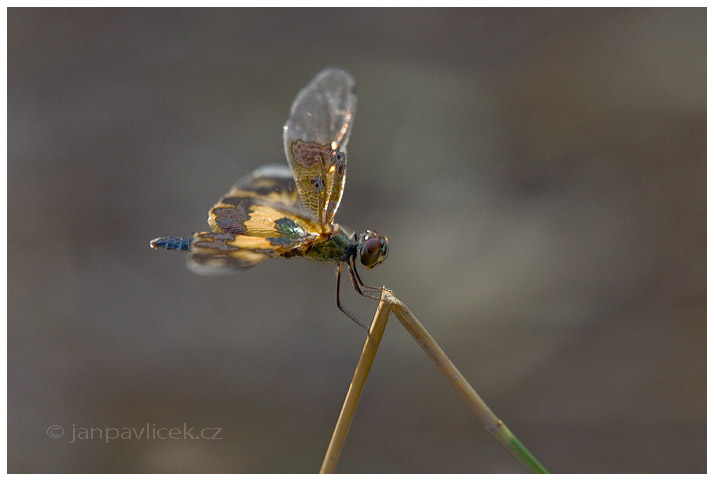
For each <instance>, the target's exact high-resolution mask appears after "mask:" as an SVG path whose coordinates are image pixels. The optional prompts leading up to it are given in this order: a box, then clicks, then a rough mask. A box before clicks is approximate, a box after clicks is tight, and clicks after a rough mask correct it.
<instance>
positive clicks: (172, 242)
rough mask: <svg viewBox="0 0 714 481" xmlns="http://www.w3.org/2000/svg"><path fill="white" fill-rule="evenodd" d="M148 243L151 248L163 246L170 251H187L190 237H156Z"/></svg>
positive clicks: (189, 245) (189, 246)
mask: <svg viewBox="0 0 714 481" xmlns="http://www.w3.org/2000/svg"><path fill="white" fill-rule="evenodd" d="M149 245H150V246H151V248H152V249H158V248H159V247H163V248H164V249H168V250H170V251H187V250H190V249H191V237H158V238H156V239H154V240H152V241H151V242H149Z"/></svg>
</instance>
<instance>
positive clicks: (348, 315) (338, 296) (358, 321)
mask: <svg viewBox="0 0 714 481" xmlns="http://www.w3.org/2000/svg"><path fill="white" fill-rule="evenodd" d="M347 267H348V268H349V264H348V265H347ZM350 272H352V270H350ZM341 274H342V264H341V263H340V264H339V265H338V266H337V307H338V309H339V310H341V311H342V312H343V314H345V315H346V316H347V317H349V318H350V319H352V321H353V322H354V323H356V324H357V325H358V326H360V327H361V328H362V329H364V330H365V331H367V335H369V326H368V325H366V324H364V323H363V322H362V321H360V320H359V319H357V318H356V317H355V316H353V315H352V314H351V313H350V312H349V311H348V310H347V309H345V308H344V307H342V303H341V302H340V275H341ZM353 285H354V281H353ZM360 294H362V293H361V292H360ZM362 295H364V294H362Z"/></svg>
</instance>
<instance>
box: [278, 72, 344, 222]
mask: <svg viewBox="0 0 714 481" xmlns="http://www.w3.org/2000/svg"><path fill="white" fill-rule="evenodd" d="M356 109H357V92H356V88H355V81H354V78H352V75H350V74H349V72H347V71H345V70H342V69H339V68H335V67H330V68H327V69H325V70H322V71H321V72H320V73H318V74H317V75H316V76H315V77H314V78H313V79H312V80H311V81H310V83H308V84H307V86H305V87H304V88H303V89H302V90H301V91H300V92H299V93H298V95H297V97H295V100H294V101H293V104H292V107H291V108H290V116H289V117H288V120H287V122H286V123H285V126H284V127H283V144H284V148H285V156H286V157H287V159H288V165H289V166H290V169H291V170H292V173H293V176H294V178H295V184H296V186H297V189H298V192H299V193H300V199H301V201H302V205H303V206H304V208H305V210H307V212H309V213H310V214H312V215H314V216H315V218H316V219H317V220H318V221H320V222H322V223H331V222H332V221H333V220H334V217H335V213H336V212H337V208H338V207H339V206H340V201H341V199H342V193H343V191H344V186H345V174H346V168H347V158H346V155H347V142H348V141H349V137H350V130H351V127H352V119H353V117H354V114H355V111H356Z"/></svg>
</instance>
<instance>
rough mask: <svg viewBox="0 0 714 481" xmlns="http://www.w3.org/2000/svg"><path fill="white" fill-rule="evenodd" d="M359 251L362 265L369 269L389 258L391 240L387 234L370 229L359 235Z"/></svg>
mask: <svg viewBox="0 0 714 481" xmlns="http://www.w3.org/2000/svg"><path fill="white" fill-rule="evenodd" d="M357 252H358V254H359V260H360V262H362V265H363V266H364V267H366V268H367V269H371V268H372V267H374V266H376V265H377V264H381V263H382V261H383V260H384V259H386V258H387V253H388V252H389V242H388V241H387V238H386V237H385V236H383V235H380V234H377V233H376V232H374V231H373V230H369V229H368V230H367V231H365V232H362V233H361V234H360V236H359V239H358V241H357Z"/></svg>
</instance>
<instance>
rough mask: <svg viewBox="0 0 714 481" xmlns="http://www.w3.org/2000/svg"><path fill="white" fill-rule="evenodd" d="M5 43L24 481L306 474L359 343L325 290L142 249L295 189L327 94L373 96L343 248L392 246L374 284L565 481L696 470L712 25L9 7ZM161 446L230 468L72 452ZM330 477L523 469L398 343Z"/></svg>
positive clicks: (676, 15) (307, 279)
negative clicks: (365, 235)
mask: <svg viewBox="0 0 714 481" xmlns="http://www.w3.org/2000/svg"><path fill="white" fill-rule="evenodd" d="M8 30H9V31H8V187H9V194H8V214H9V216H8V217H9V219H8V222H9V225H8V227H9V229H8V233H9V238H8V248H9V249H8V254H9V255H8V263H9V268H8V281H9V285H8V294H9V296H8V297H9V303H8V397H9V399H8V428H9V432H8V469H9V471H10V472H241V473H242V472H316V471H317V470H318V469H319V467H320V464H321V461H322V457H323V455H324V451H325V449H326V447H327V444H328V442H329V439H330V435H331V432H332V428H333V426H334V422H335V421H336V419H337V415H338V413H339V410H340V407H341V403H342V400H343V396H344V394H345V392H346V390H347V387H348V384H349V380H350V378H351V375H352V372H353V369H354V366H355V363H356V361H357V358H358V355H359V352H360V350H361V346H362V343H363V340H364V332H363V331H362V330H361V329H360V328H359V327H358V326H356V325H355V324H353V323H352V322H350V321H349V319H347V318H346V317H345V316H343V315H342V314H341V313H340V312H339V311H338V310H337V307H336V306H335V303H334V295H335V286H334V282H335V276H334V270H333V268H332V267H331V266H329V265H323V264H318V263H311V262H308V261H305V260H301V259H298V260H290V261H283V260H279V261H273V262H268V263H265V264H263V265H260V266H259V267H257V268H255V269H253V270H251V271H246V272H244V273H241V274H240V275H235V276H231V277H216V278H204V277H199V276H196V275H194V274H193V273H191V272H190V271H188V270H187V269H186V268H185V267H184V256H183V255H182V254H179V253H172V252H166V251H161V252H156V251H152V250H150V249H149V247H148V241H149V240H150V239H152V238H154V237H157V236H160V235H188V234H190V233H191V232H193V231H198V230H203V229H205V227H206V224H205V220H206V216H207V211H208V209H209V208H210V207H211V206H212V205H213V203H214V202H215V201H216V200H217V199H218V198H219V197H220V196H221V195H222V194H223V193H224V192H225V191H226V190H227V189H228V187H229V186H230V185H231V183H232V182H233V181H234V180H236V179H237V178H239V177H240V176H242V175H243V174H245V173H247V172H249V171H250V170H252V169H253V168H255V167H257V166H259V165H261V164H264V163H275V162H284V156H283V152H282V137H281V127H282V124H283V122H284V121H285V119H286V118H287V114H288V108H289V106H290V102H291V101H292V99H293V97H294V96H295V94H296V93H297V92H298V90H299V89H300V88H301V87H302V86H303V85H304V84H305V83H307V82H308V81H309V79H310V78H311V77H312V76H313V75H314V74H315V73H316V72H317V71H319V70H320V69H321V68H323V67H325V66H327V65H340V66H343V67H345V68H347V69H348V70H350V71H351V72H352V74H353V75H354V76H355V78H356V79H357V82H358V89H359V92H360V100H359V106H358V111H357V116H356V121H355V124H354V130H353V132H352V138H351V142H350V146H349V163H348V166H349V169H348V173H349V175H348V181H347V188H346V192H345V197H344V199H343V203H342V207H341V209H340V212H339V214H338V216H337V220H338V222H340V223H342V224H344V225H347V226H350V227H352V228H353V229H355V230H358V231H361V230H363V229H365V228H372V229H375V230H377V231H379V232H382V233H384V234H387V235H389V239H390V243H391V252H390V255H389V258H388V260H387V262H385V264H383V265H382V266H380V267H379V268H377V269H375V270H374V271H370V272H365V273H364V276H363V278H364V279H365V281H367V282H368V283H372V284H385V285H387V286H389V287H391V288H392V289H394V291H395V293H396V295H397V296H398V297H400V298H401V299H402V300H403V301H404V302H405V303H406V304H407V305H409V307H410V308H411V310H412V311H413V312H414V313H415V314H416V315H417V317H419V319H420V320H421V321H422V322H423V323H424V324H425V325H426V327H427V329H429V330H430V332H431V333H432V335H433V336H434V337H435V338H436V339H437V340H438V341H439V343H440V344H441V346H442V347H443V348H444V350H445V351H446V352H447V353H448V354H449V355H450V356H451V358H452V360H453V361H454V362H455V363H456V365H457V366H458V367H459V368H460V369H461V371H462V372H463V373H464V375H465V376H466V378H467V379H469V380H470V381H471V383H472V384H473V386H474V387H475V388H476V390H477V391H478V392H479V393H480V394H481V395H482V397H483V398H484V399H485V400H486V401H487V402H488V404H489V405H490V406H491V408H492V409H493V410H494V411H495V412H496V414H497V415H498V416H500V417H501V418H502V419H503V420H504V421H505V422H506V423H507V424H508V425H509V427H510V428H511V429H512V430H513V431H514V433H515V434H516V435H517V436H518V437H519V438H520V439H521V440H522V441H523V442H524V443H525V444H526V446H527V447H528V448H529V449H530V450H531V451H532V452H533V453H534V454H535V455H536V456H537V457H538V458H539V460H540V461H541V462H542V463H543V464H544V465H545V466H546V467H548V468H549V469H550V470H552V471H554V472H704V471H705V470H706V452H705V451H706V449H705V447H706V427H705V424H706V364H705V359H706V324H705V322H706V320H705V319H706V297H705V296H706V295H705V286H706V268H705V259H706V220H705V212H706V210H705V209H706V207H705V205H706V178H705V174H706V106H705V104H706V102H705V100H706V46H705V45H706V11H705V10H704V9H669V10H664V9H640V10H630V9H626V10H617V9H602V10H601V9H582V10H579V9H573V10H568V9H534V10H524V9H503V10H501V9H449V10H418V9H395V10H391V9H389V10H362V9H358V10H354V9H339V10H338V9H321V10H297V9H296V10H287V9H270V10H267V9H266V10H262V9H258V10H205V9H197V10H154V9H151V10H142V9H132V10H123V9H119V10H116V9H108V10H75V9H64V10H48V9H32V10H25V9H10V10H9V12H8ZM345 293H346V294H345V295H346V304H347V305H348V306H349V307H351V308H352V310H353V311H354V312H355V313H356V314H357V315H358V316H360V318H362V319H363V320H365V321H366V322H369V321H370V320H371V317H372V314H373V312H374V308H375V305H374V303H373V302H372V301H370V300H367V299H363V298H360V297H359V296H357V295H356V294H354V293H352V292H351V291H350V290H349V287H347V288H346V290H345ZM147 423H149V425H150V427H152V426H153V427H155V428H156V429H159V428H172V427H179V428H182V427H183V425H184V423H186V424H187V425H188V426H189V427H191V426H193V427H194V428H195V429H196V430H199V429H201V428H204V427H221V428H222V431H221V437H222V440H158V439H153V440H146V439H143V440H136V439H133V440H115V441H112V442H108V443H107V442H105V440H99V439H97V438H96V436H97V435H96V434H94V437H95V438H94V439H93V440H78V441H76V442H74V443H71V442H70V441H71V436H72V430H73V429H74V430H75V432H77V431H80V430H81V429H85V428H92V427H94V428H101V429H105V428H117V429H122V428H135V429H141V428H142V427H145V426H146V425H147ZM53 425H58V426H61V427H62V428H63V429H64V431H65V434H64V436H63V437H61V438H59V439H53V438H51V437H50V436H49V435H48V433H47V430H48V428H49V427H50V426H53ZM55 434H56V431H55ZM194 434H195V432H194ZM339 471H341V472H454V473H462V472H466V473H468V472H522V471H523V468H522V467H521V466H520V465H519V464H518V462H517V461H515V460H514V459H513V458H511V457H510V455H509V454H508V453H507V452H506V450H505V449H504V448H503V447H502V446H500V445H499V444H498V443H496V442H495V441H494V440H493V439H492V438H491V437H490V436H489V435H488V434H487V433H486V432H485V431H484V430H483V428H482V427H481V426H480V424H479V423H478V422H477V421H476V419H475V418H474V416H473V415H472V413H471V412H470V411H469V409H468V408H467V407H466V406H465V405H464V404H463V402H462V401H461V399H460V398H459V397H458V396H457V395H456V394H455V392H454V391H452V389H451V388H450V386H449V384H448V383H447V382H446V380H445V379H443V378H442V377H441V375H440V374H439V372H438V371H437V370H436V369H435V367H434V366H433V365H432V364H431V362H430V361H429V359H428V358H427V357H426V356H425V355H424V354H423V352H422V351H421V350H420V349H419V347H418V346H417V345H416V344H415V343H414V342H413V340H412V339H411V337H409V336H408V334H407V333H406V332H405V331H404V329H403V328H402V327H401V326H400V325H399V323H398V322H397V321H396V320H394V319H393V320H392V321H391V322H390V325H389V326H388V328H387V332H386V334H385V338H384V341H383V343H382V346H381V349H380V352H379V354H378V356H377V359H376V361H375V364H374V368H373V371H372V374H371V376H370V379H369V381H368V383H367V386H366V388H365V392H364V396H363V399H362V402H361V404H360V408H359V411H358V413H357V417H356V419H355V421H354V424H353V426H352V429H351V432H350V435H349V438H348V440H347V443H346V445H345V450H344V452H343V455H342V458H341V463H340V466H339Z"/></svg>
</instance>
